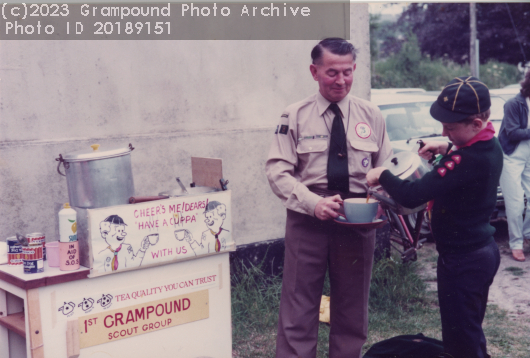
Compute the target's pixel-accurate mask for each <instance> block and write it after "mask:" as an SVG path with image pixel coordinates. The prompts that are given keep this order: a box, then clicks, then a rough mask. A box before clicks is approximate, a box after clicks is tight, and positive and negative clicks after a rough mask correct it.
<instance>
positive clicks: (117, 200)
mask: <svg viewBox="0 0 530 358" xmlns="http://www.w3.org/2000/svg"><path fill="white" fill-rule="evenodd" d="M133 149H134V148H133V146H132V145H131V144H129V146H128V147H120V148H103V147H101V148H100V145H99V144H94V145H92V146H91V147H90V148H87V149H85V150H81V151H76V152H72V153H68V154H65V155H64V156H63V155H61V154H59V158H56V159H55V160H57V161H59V165H58V166H57V171H58V172H59V174H61V175H63V176H66V183H67V185H68V197H69V200H70V205H71V206H75V207H78V208H86V209H93V208H103V207H107V206H113V205H124V204H128V203H129V198H130V197H131V196H134V181H133V175H132V168H131V155H130V154H131V152H132V151H133ZM61 163H62V164H63V166H64V169H65V173H66V174H63V173H61V171H60V166H61Z"/></svg>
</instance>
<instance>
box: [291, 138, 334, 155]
mask: <svg viewBox="0 0 530 358" xmlns="http://www.w3.org/2000/svg"><path fill="white" fill-rule="evenodd" d="M327 149H328V141H327V140H324V139H309V140H302V141H300V142H299V143H298V146H297V147H296V153H298V154H310V153H320V152H324V151H326V150H327Z"/></svg>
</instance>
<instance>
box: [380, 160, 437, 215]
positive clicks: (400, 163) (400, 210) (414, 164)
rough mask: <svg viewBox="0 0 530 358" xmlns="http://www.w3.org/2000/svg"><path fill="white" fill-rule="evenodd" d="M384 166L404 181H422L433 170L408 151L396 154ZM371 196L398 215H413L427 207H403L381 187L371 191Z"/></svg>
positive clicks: (424, 205)
mask: <svg viewBox="0 0 530 358" xmlns="http://www.w3.org/2000/svg"><path fill="white" fill-rule="evenodd" d="M382 166H383V167H385V168H388V170H390V172H391V173H392V174H394V175H395V176H397V177H399V178H400V179H403V180H415V179H420V178H422V177H423V176H424V175H425V174H426V173H428V172H430V171H431V168H430V167H429V166H428V165H427V164H426V161H425V160H423V159H422V158H421V157H420V156H419V155H418V154H416V153H413V152H406V151H403V152H399V153H396V154H394V155H393V156H392V157H391V158H388V159H387V160H386V161H385V162H384V163H383V165H382ZM370 195H372V196H373V197H374V198H376V199H378V200H379V201H381V202H383V203H384V204H386V205H388V206H389V207H390V209H391V210H392V211H393V212H395V213H396V214H398V215H409V214H413V213H416V212H418V211H420V210H422V209H425V208H426V207H427V203H425V204H423V205H420V206H418V207H415V208H406V207H404V206H401V205H399V204H398V203H396V202H395V201H394V199H392V198H391V197H390V196H389V195H388V193H386V192H385V191H382V188H381V187H376V188H373V189H371V192H370Z"/></svg>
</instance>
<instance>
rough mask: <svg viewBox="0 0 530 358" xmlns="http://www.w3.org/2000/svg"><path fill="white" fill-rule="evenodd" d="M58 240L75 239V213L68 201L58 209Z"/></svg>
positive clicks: (67, 240) (69, 240)
mask: <svg viewBox="0 0 530 358" xmlns="http://www.w3.org/2000/svg"><path fill="white" fill-rule="evenodd" d="M59 241H60V242H72V241H77V213H76V211H75V210H74V209H72V208H71V207H70V204H69V203H65V204H64V206H63V208H62V209H61V211H59Z"/></svg>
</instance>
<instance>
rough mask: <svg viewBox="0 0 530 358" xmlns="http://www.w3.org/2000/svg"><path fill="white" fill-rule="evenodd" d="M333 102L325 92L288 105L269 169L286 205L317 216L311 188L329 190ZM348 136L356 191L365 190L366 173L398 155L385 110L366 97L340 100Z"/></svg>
mask: <svg viewBox="0 0 530 358" xmlns="http://www.w3.org/2000/svg"><path fill="white" fill-rule="evenodd" d="M330 104H331V102H329V101H328V100H327V99H325V98H324V97H323V96H322V95H321V94H320V92H318V93H317V94H315V95H313V96H310V97H308V98H306V99H304V100H302V101H300V102H297V103H294V104H292V105H290V106H288V107H287V108H286V110H285V111H284V112H283V114H282V116H281V118H280V124H279V125H278V127H277V129H276V134H275V137H274V140H273V143H272V146H271V149H270V152H269V158H268V160H267V164H266V173H267V177H268V179H269V183H270V185H271V188H272V191H273V192H274V193H275V194H276V195H277V196H278V197H279V198H280V199H281V200H282V201H283V204H284V205H285V207H286V208H288V209H291V210H293V211H297V212H300V213H303V214H307V215H311V216H314V215H315V206H316V204H317V203H318V201H319V200H320V199H322V198H321V197H320V196H318V195H317V194H315V193H313V192H311V191H309V189H308V186H316V187H319V188H322V189H327V185H328V179H327V163H328V147H329V141H330V130H331V125H332V123H333V118H334V114H333V112H332V111H331V110H330V109H328V107H329V105H330ZM337 105H338V106H339V108H340V110H341V112H342V114H343V122H344V129H345V130H346V133H347V134H346V135H347V147H348V148H347V150H348V168H349V172H350V192H353V193H365V192H366V191H367V189H368V184H367V183H366V173H367V172H368V170H370V169H371V168H375V167H378V166H381V165H382V164H383V162H384V161H385V160H386V159H387V158H389V157H390V156H391V155H392V147H391V145H390V141H389V139H388V135H387V133H386V129H385V121H384V119H383V116H382V114H381V112H380V111H379V108H378V107H377V106H376V105H374V104H372V103H370V102H368V101H365V100H363V99H360V98H357V97H353V96H346V97H345V98H344V99H343V100H342V101H340V102H338V103H337Z"/></svg>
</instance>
